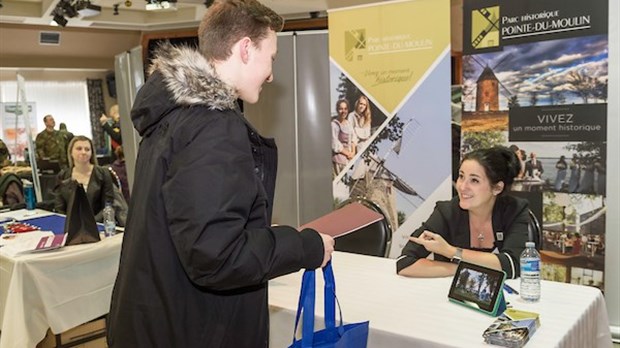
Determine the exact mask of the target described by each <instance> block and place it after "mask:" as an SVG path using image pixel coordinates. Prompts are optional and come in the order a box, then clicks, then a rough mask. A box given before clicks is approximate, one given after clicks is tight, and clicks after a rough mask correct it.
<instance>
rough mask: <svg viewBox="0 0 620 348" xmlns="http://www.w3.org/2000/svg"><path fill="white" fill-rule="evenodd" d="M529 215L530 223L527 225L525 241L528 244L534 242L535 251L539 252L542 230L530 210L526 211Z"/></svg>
mask: <svg viewBox="0 0 620 348" xmlns="http://www.w3.org/2000/svg"><path fill="white" fill-rule="evenodd" d="M528 213H529V215H530V222H529V223H528V224H527V234H528V238H527V240H528V241H530V242H534V243H535V244H536V249H537V250H540V249H541V248H542V240H543V237H542V229H541V227H540V223H539V222H538V218H537V217H536V215H534V212H533V211H532V210H529V211H528Z"/></svg>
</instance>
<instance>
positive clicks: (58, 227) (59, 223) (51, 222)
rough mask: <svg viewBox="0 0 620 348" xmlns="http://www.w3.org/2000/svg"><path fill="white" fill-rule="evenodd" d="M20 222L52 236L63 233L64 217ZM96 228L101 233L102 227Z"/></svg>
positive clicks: (54, 216)
mask: <svg viewBox="0 0 620 348" xmlns="http://www.w3.org/2000/svg"><path fill="white" fill-rule="evenodd" d="M21 222H25V223H28V224H31V225H33V226H37V227H39V228H40V229H41V231H52V232H54V234H63V233H64V232H65V216H64V215H57V214H54V215H48V216H43V217H37V218H32V219H25V220H21ZM97 228H98V229H99V231H103V225H102V224H97Z"/></svg>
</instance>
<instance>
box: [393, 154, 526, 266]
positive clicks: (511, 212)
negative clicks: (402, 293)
mask: <svg viewBox="0 0 620 348" xmlns="http://www.w3.org/2000/svg"><path fill="white" fill-rule="evenodd" d="M518 171H519V161H518V159H517V157H516V156H515V154H514V152H511V151H510V150H508V149H507V148H505V147H493V148H490V149H483V150H477V151H473V152H470V153H468V154H466V155H465V156H464V157H463V161H462V162H461V166H460V169H459V176H458V179H457V182H456V190H457V192H458V196H457V197H454V198H453V199H452V200H450V201H443V202H438V203H437V205H436V206H435V210H434V211H433V213H432V214H431V216H430V217H429V219H428V220H427V221H426V222H424V223H423V224H422V226H421V227H420V228H419V229H417V230H416V231H415V232H413V234H412V235H411V237H409V242H408V243H407V244H406V245H405V247H404V248H403V251H402V255H401V256H400V257H399V258H398V260H397V263H396V268H397V272H398V274H399V275H403V276H408V277H447V276H452V275H454V273H455V271H456V267H457V263H458V261H460V260H464V261H467V262H471V263H475V264H479V265H482V266H486V267H489V268H493V269H498V270H499V269H501V270H503V271H504V272H506V276H507V278H516V277H517V276H519V256H520V255H521V252H522V251H523V249H525V242H527V240H528V223H529V215H528V211H529V208H528V202H527V201H526V200H523V199H520V198H516V197H513V196H510V195H507V194H506V192H508V191H509V190H510V185H511V184H512V182H513V179H514V177H515V176H516V175H517V174H518ZM430 253H433V254H434V257H433V259H432V260H431V259H427V258H426V257H427V256H428V255H429V254H430Z"/></svg>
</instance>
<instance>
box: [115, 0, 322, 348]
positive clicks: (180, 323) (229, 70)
mask: <svg viewBox="0 0 620 348" xmlns="http://www.w3.org/2000/svg"><path fill="white" fill-rule="evenodd" d="M282 24H283V23H282V18H281V17H280V16H278V15H277V14H276V13H275V12H273V11H272V10H271V9H269V8H267V7H265V6H263V5H261V4H260V3H259V2H257V1H255V0H228V1H220V2H217V3H216V4H214V5H213V6H212V7H210V8H209V10H208V12H207V14H206V15H205V17H204V18H203V20H202V23H201V24H200V28H199V32H198V35H199V42H200V51H199V52H198V51H194V50H192V49H190V48H186V47H185V48H175V47H172V46H171V45H169V44H164V45H162V46H161V47H160V48H159V50H158V51H157V53H156V58H155V59H154V61H153V65H152V66H151V68H150V71H149V73H150V76H149V78H148V80H147V81H146V83H145V85H144V86H143V87H142V88H141V89H140V91H139V93H138V95H137V97H136V101H135V103H134V106H133V110H132V112H131V117H132V121H133V123H134V126H135V128H136V129H137V131H138V132H139V133H140V135H141V136H142V142H141V144H140V149H139V153H138V161H137V163H136V183H135V184H134V190H133V192H132V200H131V205H130V209H129V217H128V222H127V226H126V231H127V232H126V233H125V236H124V240H123V248H122V253H121V261H120V269H119V274H118V277H117V279H116V284H115V287H114V292H113V295H112V305H111V309H110V314H109V316H108V318H109V322H108V344H109V346H110V347H236V348H239V347H267V346H268V345H269V337H268V332H269V311H268V303H267V300H268V298H267V281H268V280H269V279H272V278H274V277H277V276H280V275H284V274H287V273H291V272H295V271H297V270H299V269H301V268H317V267H320V266H323V265H325V264H326V263H327V261H328V260H329V259H330V258H331V253H332V251H333V247H334V241H333V239H332V238H331V237H329V236H326V235H323V234H320V233H318V232H316V231H314V230H310V229H306V230H303V231H301V232H298V231H297V230H296V229H295V228H293V227H289V226H276V227H271V226H270V225H271V209H272V206H273V204H272V202H273V192H274V188H275V173H276V164H277V152H276V151H277V150H276V147H275V143H274V141H273V140H272V139H267V138H263V137H262V136H260V135H259V134H258V132H257V131H256V130H255V129H254V128H253V127H252V125H250V124H249V123H248V121H247V120H246V119H245V118H244V116H243V114H242V113H241V112H240V111H239V108H238V106H237V99H238V98H239V99H241V100H243V101H244V102H248V103H255V102H257V101H258V98H259V94H260V90H261V86H262V84H263V83H265V82H271V81H272V79H273V75H272V62H273V60H274V58H275V55H276V50H277V41H276V40H277V39H276V31H279V30H281V28H282Z"/></svg>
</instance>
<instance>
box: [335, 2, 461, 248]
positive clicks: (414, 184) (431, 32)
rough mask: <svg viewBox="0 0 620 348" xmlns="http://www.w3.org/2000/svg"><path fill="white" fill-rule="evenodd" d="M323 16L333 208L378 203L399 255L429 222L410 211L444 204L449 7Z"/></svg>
mask: <svg viewBox="0 0 620 348" xmlns="http://www.w3.org/2000/svg"><path fill="white" fill-rule="evenodd" d="M328 15H329V17H328V18H329V54H330V84H331V88H330V93H331V100H332V112H331V115H330V117H329V118H326V120H325V122H330V124H331V129H332V144H331V145H332V146H331V150H332V162H333V173H332V174H333V192H334V205H335V206H336V207H338V206H339V205H342V204H344V203H345V201H347V200H349V199H356V198H364V199H367V200H370V201H372V203H374V204H376V205H377V206H378V207H379V208H380V209H381V210H382V212H383V213H384V215H385V216H386V217H387V220H388V221H389V223H390V226H391V227H392V230H393V231H395V234H394V240H395V242H393V243H392V251H393V252H392V253H391V255H392V256H398V255H399V253H400V250H401V249H402V247H403V246H404V244H405V242H407V238H406V236H408V235H409V234H411V232H412V231H414V230H415V229H416V228H417V227H419V226H420V224H421V223H422V221H424V220H425V219H426V218H427V217H428V211H426V210H425V209H418V208H420V207H423V206H426V205H428V206H431V207H433V206H434V205H435V202H436V200H438V199H449V198H450V180H449V179H450V176H451V157H450V145H451V138H450V115H451V114H450V112H451V111H450V102H449V101H450V3H449V1H447V0H409V1H389V2H383V3H375V4H368V5H361V6H356V7H347V8H339V9H333V10H330V11H329V13H328ZM446 188H447V189H446ZM431 209H432V208H431ZM416 212H417V213H416ZM417 215H420V216H417Z"/></svg>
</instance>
